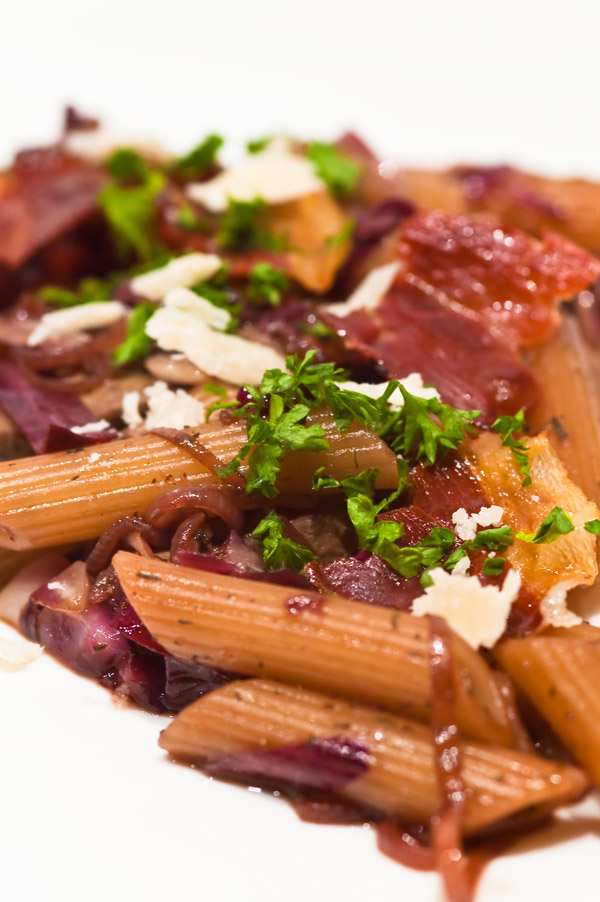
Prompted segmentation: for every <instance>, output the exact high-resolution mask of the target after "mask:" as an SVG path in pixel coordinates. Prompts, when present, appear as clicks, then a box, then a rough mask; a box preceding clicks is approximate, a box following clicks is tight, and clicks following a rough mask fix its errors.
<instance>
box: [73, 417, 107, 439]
mask: <svg viewBox="0 0 600 902" xmlns="http://www.w3.org/2000/svg"><path fill="white" fill-rule="evenodd" d="M103 429H110V423H109V422H108V420H98V421H97V422H96V423H85V425H83V426H71V432H75V433H76V434H77V435H85V434H86V432H102V430H103Z"/></svg>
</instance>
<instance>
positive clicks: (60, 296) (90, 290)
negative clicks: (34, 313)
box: [39, 278, 114, 308]
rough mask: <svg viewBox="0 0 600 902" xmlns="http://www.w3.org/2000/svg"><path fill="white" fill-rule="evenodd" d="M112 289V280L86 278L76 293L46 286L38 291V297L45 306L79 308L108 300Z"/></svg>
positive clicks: (54, 286) (56, 286)
mask: <svg viewBox="0 0 600 902" xmlns="http://www.w3.org/2000/svg"><path fill="white" fill-rule="evenodd" d="M113 288H114V284H113V280H104V279H94V278H87V279H82V280H81V282H80V283H79V285H78V286H77V290H76V291H69V290H68V289H67V288H60V287H59V286H58V285H46V287H45V288H42V289H41V290H40V292H39V296H40V298H41V299H42V300H43V301H46V303H47V304H53V305H54V306H55V307H61V308H66V307H79V305H80V304H91V303H92V302H94V301H107V300H109V298H110V297H111V295H112V292H113Z"/></svg>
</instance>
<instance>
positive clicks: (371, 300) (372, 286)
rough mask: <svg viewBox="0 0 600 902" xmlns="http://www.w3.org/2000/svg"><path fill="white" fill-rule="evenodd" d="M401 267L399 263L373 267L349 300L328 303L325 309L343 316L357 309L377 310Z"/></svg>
mask: <svg viewBox="0 0 600 902" xmlns="http://www.w3.org/2000/svg"><path fill="white" fill-rule="evenodd" d="M399 269H400V264H399V263H386V264H385V266H378V267H376V268H375V269H372V270H371V272H370V273H369V274H368V275H367V276H365V278H364V279H363V280H362V282H361V283H360V285H359V286H358V288H356V289H355V290H354V291H353V292H352V294H351V295H350V297H349V298H348V300H347V301H344V302H343V303H341V304H327V305H326V306H325V307H324V308H323V309H324V310H326V311H327V312H328V313H333V314H335V316H342V317H344V316H349V315H350V314H351V313H355V312H356V311H357V310H364V311H367V312H368V311H369V310H375V308H376V307H379V305H380V303H381V301H382V300H383V298H384V297H385V296H386V294H387V293H388V291H389V290H390V288H391V287H392V284H393V282H394V279H395V278H396V273H397V272H398V270H399Z"/></svg>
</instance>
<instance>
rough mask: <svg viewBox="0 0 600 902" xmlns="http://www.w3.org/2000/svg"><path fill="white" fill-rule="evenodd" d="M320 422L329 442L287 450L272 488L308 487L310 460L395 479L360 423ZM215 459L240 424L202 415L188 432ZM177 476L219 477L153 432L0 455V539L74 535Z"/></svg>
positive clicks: (16, 541) (124, 511) (39, 543)
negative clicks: (18, 456) (21, 455)
mask: <svg viewBox="0 0 600 902" xmlns="http://www.w3.org/2000/svg"><path fill="white" fill-rule="evenodd" d="M312 422H314V423H319V424H320V425H322V426H323V428H324V430H325V436H326V438H327V440H328V441H329V449H328V450H326V451H317V452H302V451H293V452H290V453H289V454H288V455H287V456H286V457H285V458H284V460H283V462H282V468H281V472H280V474H279V480H278V488H279V490H280V491H281V492H285V493H288V494H299V493H305V492H309V491H310V490H311V486H312V476H313V473H314V471H315V469H316V468H318V467H322V466H324V467H325V468H326V470H327V472H328V474H330V475H332V476H335V477H337V478H343V477H344V476H347V475H349V474H350V473H355V472H357V471H361V470H363V469H367V468H369V467H375V468H377V469H379V470H380V476H379V480H378V487H379V488H383V489H391V488H394V487H395V486H396V485H397V482H398V472H397V469H396V460H395V456H394V454H393V452H392V451H391V450H390V449H389V448H388V447H387V445H385V444H384V442H383V441H382V440H381V439H379V438H378V437H377V436H376V435H375V434H374V433H373V432H370V431H369V430H368V429H364V428H362V427H358V426H357V427H356V428H352V427H351V428H350V429H348V430H347V431H346V432H344V433H339V432H338V431H337V429H336V427H335V424H334V422H333V419H332V417H331V415H326V414H316V415H315V416H314V418H313V420H312ZM193 434H194V435H195V436H197V440H198V442H201V443H202V444H204V445H205V447H206V448H208V450H209V451H211V452H212V453H213V454H214V455H215V456H216V457H218V458H219V460H221V461H223V462H228V461H229V460H231V459H232V458H233V457H234V456H235V454H236V453H237V452H238V451H239V449H240V447H241V446H242V445H243V443H244V442H245V440H246V429H245V425H244V424H243V423H241V422H238V421H234V422H233V423H231V424H230V425H227V426H224V425H223V424H222V423H221V422H219V421H216V422H215V423H212V422H211V423H209V424H207V425H206V426H204V427H202V428H199V429H197V430H195V431H194V433H193ZM185 482H194V483H199V482H205V483H206V482H213V483H216V482H219V479H218V477H217V476H215V474H214V473H213V472H212V471H211V470H209V469H208V468H207V466H205V465H203V464H202V463H200V462H199V461H197V460H195V459H194V458H193V457H191V456H190V455H189V454H188V453H186V452H185V451H184V450H182V449H181V448H179V447H177V446H176V445H174V444H173V443H172V442H170V441H168V440H167V439H165V438H162V437H160V436H158V435H152V434H147V435H142V436H140V437H136V438H131V439H125V440H122V441H116V442H108V443H106V444H103V445H94V446H92V447H87V448H81V449H77V450H75V451H61V452H59V453H56V454H44V455H40V456H38V457H31V458H25V459H22V460H17V461H10V462H8V463H0V547H4V548H11V549H13V550H15V551H16V550H24V549H28V548H45V547H49V546H52V545H58V544H62V543H64V542H82V541H85V540H86V539H93V538H96V537H97V536H99V535H101V534H102V533H103V532H104V530H105V529H107V528H108V527H109V526H110V525H111V524H112V523H114V522H115V520H118V519H120V518H121V517H126V516H130V515H133V514H141V513H143V511H144V509H145V508H146V507H147V506H148V504H149V503H150V502H151V501H152V500H153V499H154V498H156V496H157V495H159V494H160V493H161V492H163V491H165V489H168V488H172V487H173V486H176V485H180V484H181V483H185Z"/></svg>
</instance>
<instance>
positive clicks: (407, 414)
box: [380, 383, 480, 464]
mask: <svg viewBox="0 0 600 902" xmlns="http://www.w3.org/2000/svg"><path fill="white" fill-rule="evenodd" d="M392 384H394V383H390V385H392ZM395 387H397V388H399V390H400V392H401V394H402V397H403V399H404V405H403V407H402V409H401V410H400V411H399V412H398V414H397V417H396V419H395V421H392V423H390V426H389V428H390V429H391V430H392V432H393V433H394V434H395V438H394V439H393V441H392V449H393V450H394V451H396V452H397V453H398V452H400V453H401V454H402V455H403V456H404V457H409V456H411V455H414V456H415V457H416V459H417V460H423V459H424V460H425V461H426V462H427V463H428V464H434V463H435V461H436V460H437V458H438V457H441V456H443V455H444V454H445V453H446V452H447V451H450V450H455V449H456V448H457V447H458V446H459V445H460V443H461V442H462V441H463V439H464V437H465V433H467V432H471V433H474V432H476V430H475V429H474V428H473V427H472V426H471V422H472V420H474V419H475V418H476V417H477V416H478V415H479V412H480V411H478V410H458V409H457V408H456V407H451V406H450V405H449V404H443V403H442V402H441V401H438V399H437V398H429V399H425V398H418V397H417V396H416V395H411V394H410V393H409V392H408V391H407V390H406V389H405V388H404V386H403V385H401V384H400V383H395ZM383 397H384V398H385V394H384V395H383ZM381 400H382V399H380V401H381ZM386 400H387V399H386ZM431 414H433V416H434V417H435V420H433V419H432V418H431ZM436 420H437V422H436Z"/></svg>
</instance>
